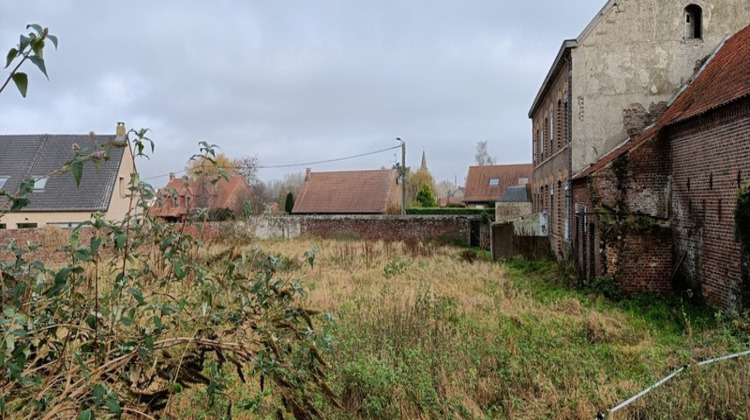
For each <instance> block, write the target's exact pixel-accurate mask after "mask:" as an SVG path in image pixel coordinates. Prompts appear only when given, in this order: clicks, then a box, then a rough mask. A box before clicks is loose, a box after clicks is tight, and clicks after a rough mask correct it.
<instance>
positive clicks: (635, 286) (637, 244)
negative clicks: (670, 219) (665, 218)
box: [614, 228, 672, 295]
mask: <svg viewBox="0 0 750 420" xmlns="http://www.w3.org/2000/svg"><path fill="white" fill-rule="evenodd" d="M619 245H621V248H620V250H619V253H618V255H617V258H618V260H617V264H616V271H615V273H614V276H615V279H616V280H617V285H618V286H619V287H620V289H622V291H624V292H626V293H640V292H649V293H655V294H659V295H663V294H667V293H669V292H670V291H671V290H672V272H671V271H672V233H671V230H670V229H668V228H664V229H661V228H654V229H653V230H650V231H644V232H630V233H629V234H627V235H625V237H624V238H622V242H621V243H620V244H619Z"/></svg>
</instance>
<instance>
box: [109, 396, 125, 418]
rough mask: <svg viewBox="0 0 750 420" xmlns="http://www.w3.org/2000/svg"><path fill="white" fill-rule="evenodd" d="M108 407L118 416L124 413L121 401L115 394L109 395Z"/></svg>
mask: <svg viewBox="0 0 750 420" xmlns="http://www.w3.org/2000/svg"><path fill="white" fill-rule="evenodd" d="M107 408H109V411H111V412H112V414H114V415H115V416H117V417H120V416H121V415H122V408H120V403H119V402H118V401H117V398H115V396H114V395H110V396H109V397H107Z"/></svg>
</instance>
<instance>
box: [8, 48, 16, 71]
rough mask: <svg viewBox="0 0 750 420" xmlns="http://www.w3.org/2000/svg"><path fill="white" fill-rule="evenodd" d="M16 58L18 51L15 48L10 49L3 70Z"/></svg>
mask: <svg viewBox="0 0 750 420" xmlns="http://www.w3.org/2000/svg"><path fill="white" fill-rule="evenodd" d="M16 57H18V50H17V49H15V48H11V49H10V51H8V58H7V61H6V62H5V68H6V69H7V68H8V66H10V63H11V62H12V61H13V60H15V59H16Z"/></svg>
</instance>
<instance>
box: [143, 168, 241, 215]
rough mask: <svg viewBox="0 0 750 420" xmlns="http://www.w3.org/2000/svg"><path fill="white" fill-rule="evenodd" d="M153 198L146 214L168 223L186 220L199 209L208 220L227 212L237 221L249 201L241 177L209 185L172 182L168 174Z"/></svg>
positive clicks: (183, 180) (187, 180) (205, 181)
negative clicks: (218, 212) (148, 212)
mask: <svg viewBox="0 0 750 420" xmlns="http://www.w3.org/2000/svg"><path fill="white" fill-rule="evenodd" d="M157 198H158V199H157V201H156V203H154V205H153V206H152V207H151V209H150V210H149V211H150V212H151V214H153V215H155V216H157V217H160V218H162V219H164V220H167V221H170V222H178V221H183V220H186V219H187V218H189V217H190V216H191V215H193V214H195V212H196V211H197V210H198V209H202V208H205V209H208V211H209V217H212V214H213V212H214V211H217V210H218V211H231V213H232V215H233V216H234V217H240V215H241V214H242V213H243V211H244V209H245V206H246V203H249V201H250V188H249V187H248V185H247V182H246V181H245V178H243V177H242V176H241V175H234V176H230V177H229V178H228V179H223V178H222V179H220V180H219V181H218V182H216V183H212V182H211V181H210V180H209V179H207V178H205V177H202V178H199V179H190V178H175V176H174V174H170V175H169V182H168V183H167V185H166V186H165V187H164V188H163V189H161V190H160V191H159V193H158V194H157Z"/></svg>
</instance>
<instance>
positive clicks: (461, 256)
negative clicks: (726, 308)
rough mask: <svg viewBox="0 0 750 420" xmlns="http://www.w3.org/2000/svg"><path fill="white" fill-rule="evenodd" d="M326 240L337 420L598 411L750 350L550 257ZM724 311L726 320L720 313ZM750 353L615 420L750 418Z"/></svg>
mask: <svg viewBox="0 0 750 420" xmlns="http://www.w3.org/2000/svg"><path fill="white" fill-rule="evenodd" d="M312 246H317V248H318V249H319V253H318V258H317V262H316V265H315V266H314V267H313V268H312V269H306V270H305V272H303V273H301V277H304V278H306V279H308V280H309V281H310V282H311V283H312V284H313V285H314V289H313V290H312V292H311V293H310V295H309V297H308V298H307V306H309V307H314V308H318V309H322V310H324V311H330V312H331V313H334V314H336V322H337V325H336V327H335V329H334V334H333V335H334V337H335V339H336V340H337V343H336V347H335V348H336V353H335V355H334V356H333V357H332V373H331V374H332V378H331V384H332V385H333V386H334V390H335V392H336V393H337V394H339V395H340V396H341V399H342V404H343V407H344V409H343V410H338V409H330V410H329V411H328V414H327V415H328V416H329V417H332V418H352V417H355V418H356V417H361V418H576V419H578V418H593V417H594V416H595V415H596V413H597V411H599V410H602V411H604V410H606V409H607V408H611V407H613V406H615V405H617V404H618V403H619V402H621V401H624V400H625V399H627V398H629V397H630V396H632V395H634V394H636V393H637V392H639V391H640V390H642V389H643V388H645V387H646V386H648V385H651V384H652V383H653V382H655V381H656V380H658V379H660V378H661V377H663V376H665V375H666V374H668V373H670V372H671V371H672V370H673V369H675V368H677V367H679V366H682V365H685V364H689V363H691V362H697V361H700V360H703V359H705V358H708V357H713V356H719V355H722V354H725V353H727V352H731V351H736V350H741V349H744V348H745V347H746V344H747V343H746V339H745V337H746V336H745V330H746V327H747V325H744V324H743V323H742V322H741V321H735V322H733V323H732V322H729V321H727V319H726V317H723V316H721V315H720V314H716V313H715V311H712V310H709V309H705V308H704V309H700V308H695V307H692V306H690V305H688V304H683V303H681V301H680V300H679V299H678V298H671V299H667V301H666V302H665V301H659V300H656V299H653V298H649V297H640V298H634V299H631V300H624V301H620V302H619V303H615V302H612V301H610V300H608V299H606V298H604V297H603V296H602V295H601V294H600V293H597V290H587V291H583V290H578V291H575V290H573V289H571V288H569V287H567V286H566V285H565V281H564V280H563V279H562V278H561V275H560V274H559V273H558V271H557V269H556V267H555V266H554V265H552V264H551V263H547V262H511V263H508V264H505V265H500V264H494V263H491V262H489V261H487V260H486V258H484V255H482V254H481V253H475V252H472V251H466V250H461V249H458V248H452V247H433V246H423V245H420V244H386V243H376V244H372V243H369V244H368V243H365V242H360V241H320V240H306V241H295V242H288V241H271V242H265V243H263V244H262V247H264V248H265V249H267V250H268V251H270V252H272V253H279V254H282V255H286V256H289V257H293V256H295V255H301V253H302V252H304V250H306V249H309V248H311V247H312ZM718 318H721V319H718ZM748 368H750V360H744V359H738V360H734V361H726V362H720V363H717V364H713V365H710V366H706V367H700V368H698V367H694V368H693V369H692V370H690V371H689V372H688V373H684V374H682V375H681V376H678V377H677V378H676V379H674V380H673V381H671V382H668V383H667V384H666V385H664V386H662V387H660V388H657V389H656V390H655V391H654V392H652V393H651V394H649V395H648V396H647V397H645V398H643V399H641V400H639V401H638V402H636V403H635V404H633V405H632V406H630V407H629V408H628V409H626V410H622V411H620V412H618V413H617V415H616V418H627V417H637V418H694V417H696V416H697V417H707V418H748V410H749V408H748V402H749V401H750V399H749V398H748V391H747V390H748V389H750V388H748V382H749V380H750V378H749V371H748Z"/></svg>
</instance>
